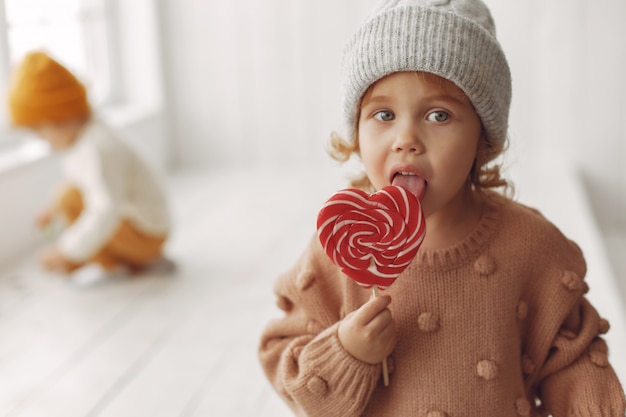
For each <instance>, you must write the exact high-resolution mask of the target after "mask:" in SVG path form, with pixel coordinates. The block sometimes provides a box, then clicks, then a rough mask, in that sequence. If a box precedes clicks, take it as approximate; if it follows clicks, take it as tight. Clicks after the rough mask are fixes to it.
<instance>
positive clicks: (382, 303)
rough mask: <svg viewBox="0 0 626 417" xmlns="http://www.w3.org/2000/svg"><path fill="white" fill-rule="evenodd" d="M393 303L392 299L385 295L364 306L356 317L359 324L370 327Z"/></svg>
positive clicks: (371, 300)
mask: <svg viewBox="0 0 626 417" xmlns="http://www.w3.org/2000/svg"><path fill="white" fill-rule="evenodd" d="M390 303H391V297H389V296H388V295H383V296H380V297H376V298H372V299H370V300H369V301H368V302H367V303H365V304H363V305H362V306H361V308H359V309H358V310H357V312H356V315H355V320H356V322H357V324H359V325H361V326H366V325H368V324H369V323H370V322H371V321H372V320H373V319H374V318H375V317H377V316H378V315H379V314H380V312H381V311H383V310H384V309H386V308H387V306H388V305H389V304H390Z"/></svg>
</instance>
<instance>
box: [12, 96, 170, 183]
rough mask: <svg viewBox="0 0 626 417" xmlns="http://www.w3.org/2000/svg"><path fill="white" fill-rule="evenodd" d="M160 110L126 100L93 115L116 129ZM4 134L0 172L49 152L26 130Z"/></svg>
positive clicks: (13, 168)
mask: <svg viewBox="0 0 626 417" xmlns="http://www.w3.org/2000/svg"><path fill="white" fill-rule="evenodd" d="M159 111H160V109H159V108H158V107H157V106H148V105H139V104H130V103H125V104H119V105H115V106H109V107H105V108H103V109H101V110H100V111H99V112H98V113H97V115H96V117H100V118H102V119H103V120H106V122H107V123H110V124H111V126H113V127H114V128H116V129H118V128H119V129H123V128H124V127H126V126H129V125H132V124H133V123H137V122H140V121H142V120H145V119H146V118H148V117H151V116H154V115H155V114H156V113H157V112H159ZM5 135H6V136H8V137H9V138H8V139H7V142H8V143H7V144H6V146H4V147H1V148H0V175H4V174H7V173H10V172H13V171H15V170H18V169H20V168H23V167H26V166H29V165H31V164H33V163H36V162H37V161H40V160H42V159H44V158H46V157H48V156H50V155H51V150H50V146H48V144H47V143H45V142H44V141H41V140H39V139H38V138H37V137H36V136H35V135H34V134H33V133H30V132H29V131H17V130H10V131H6V132H5Z"/></svg>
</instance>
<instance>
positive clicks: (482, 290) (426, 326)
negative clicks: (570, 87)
mask: <svg viewBox="0 0 626 417" xmlns="http://www.w3.org/2000/svg"><path fill="white" fill-rule="evenodd" d="M585 269H586V267H585V262H584V259H583V257H582V254H581V252H580V250H579V248H578V247H577V246H576V245H575V244H574V243H573V242H571V241H569V240H568V239H567V238H565V237H564V236H563V235H562V234H561V233H560V232H559V230H558V229H556V228H555V227H554V226H553V225H552V224H551V223H549V222H548V221H547V220H546V219H544V218H543V217H542V216H541V215H540V214H539V213H538V212H537V211H535V210H532V209H529V208H527V207H524V206H522V205H520V204H518V203H514V202H504V203H503V202H499V203H496V202H491V203H489V205H488V206H487V208H486V210H485V212H484V214H483V217H482V220H481V221H480V223H479V225H478V226H477V227H476V229H475V230H474V231H473V232H472V233H471V235H469V236H468V237H467V238H466V239H465V240H463V241H462V242H460V243H458V244H457V245H455V246H453V247H450V248H447V249H444V250H424V251H420V252H419V253H418V255H417V257H416V259H415V260H414V262H413V263H412V265H411V266H410V267H409V268H408V269H407V270H406V271H405V272H404V273H403V274H402V275H401V276H400V277H399V278H398V279H397V280H396V282H395V283H394V285H392V286H391V287H390V288H389V289H388V290H387V291H385V293H386V294H389V295H391V297H392V300H393V301H392V303H391V305H390V309H391V312H392V314H393V317H394V320H395V321H396V327H397V330H398V343H397V345H396V347H395V350H394V352H393V353H392V355H391V356H390V357H389V358H388V362H389V364H390V372H391V376H390V379H391V383H390V386H389V387H386V388H385V387H384V386H383V384H382V380H381V366H380V365H369V364H366V363H364V362H361V361H359V360H357V359H356V358H354V357H352V356H351V355H350V354H349V353H347V352H346V351H345V350H344V349H343V347H342V346H341V343H340V342H339V339H338V336H337V327H338V323H339V321H340V320H341V319H342V318H343V317H344V316H346V314H347V313H349V312H351V311H353V310H355V309H357V308H358V307H359V306H361V305H362V304H363V303H364V302H365V301H366V300H367V299H368V297H370V292H368V291H367V290H364V289H362V288H361V287H359V286H357V284H355V283H354V282H353V281H351V280H350V279H348V278H346V277H345V276H344V275H343V274H342V273H341V272H340V271H339V270H338V269H337V268H336V267H335V266H334V265H333V264H332V263H331V262H330V261H329V260H328V259H327V257H326V255H325V254H324V252H323V250H322V248H321V246H320V244H319V243H318V241H317V238H315V239H313V240H312V241H311V244H310V245H309V247H308V249H307V250H306V252H305V253H304V254H303V256H302V257H301V259H300V260H299V261H298V263H297V264H296V265H295V267H294V268H292V269H291V270H290V271H289V272H287V273H286V274H284V275H282V276H281V277H280V278H279V280H278V281H277V283H276V289H275V290H276V294H277V296H278V306H279V307H280V308H281V309H282V310H283V311H284V312H285V315H284V317H283V318H281V319H279V320H275V321H273V322H271V323H270V324H269V325H268V326H267V328H266V329H265V331H264V333H263V335H262V340H261V345H260V360H261V363H262V366H263V369H264V370H265V372H266V374H267V377H268V378H269V380H270V381H271V383H272V384H273V386H274V388H275V389H276V391H277V392H278V393H279V394H280V395H281V396H282V397H283V398H284V399H285V401H286V402H287V404H288V405H289V406H290V407H291V408H292V409H293V410H294V412H295V413H296V415H299V416H321V417H333V416H337V417H351V416H376V417H418V416H419V417H422V416H423V417H489V416H493V417H509V416H510V417H513V416H546V415H548V414H551V415H552V416H554V417H565V416H567V417H570V416H581V417H582V416H587V417H623V416H624V409H625V399H624V393H623V390H622V388H621V386H620V383H619V381H618V380H617V377H616V375H615V372H614V371H613V369H612V368H611V366H610V364H609V362H608V356H607V346H606V344H605V342H604V341H603V340H602V339H601V338H600V337H599V334H602V333H605V332H607V331H608V328H609V325H608V322H607V321H606V320H604V319H602V318H600V316H599V315H598V313H597V312H596V310H595V309H594V308H593V307H592V306H591V305H590V304H589V302H588V301H587V300H586V299H585V298H584V294H585V292H586V291H587V290H588V287H587V284H586V283H585V282H584V281H583V277H584V276H585Z"/></svg>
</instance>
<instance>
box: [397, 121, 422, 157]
mask: <svg viewBox="0 0 626 417" xmlns="http://www.w3.org/2000/svg"><path fill="white" fill-rule="evenodd" d="M393 150H394V151H396V152H402V151H405V152H411V153H421V152H423V151H424V145H423V143H422V142H421V141H420V139H419V135H418V133H417V130H416V129H415V127H414V126H413V125H412V124H408V125H407V126H402V127H400V128H399V129H398V132H397V134H396V138H395V141H394V143H393Z"/></svg>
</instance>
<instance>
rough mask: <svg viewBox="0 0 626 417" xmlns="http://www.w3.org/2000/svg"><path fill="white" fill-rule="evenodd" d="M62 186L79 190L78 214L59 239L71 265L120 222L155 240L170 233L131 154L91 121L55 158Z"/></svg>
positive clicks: (150, 182)
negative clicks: (63, 180)
mask: <svg viewBox="0 0 626 417" xmlns="http://www.w3.org/2000/svg"><path fill="white" fill-rule="evenodd" d="M61 163H62V169H63V174H64V176H65V180H66V181H67V182H68V183H69V184H70V185H72V186H75V187H77V188H78V189H79V191H80V192H81V194H82V198H83V204H84V209H83V212H82V213H81V215H80V217H79V218H78V219H77V220H76V222H75V223H73V224H72V225H71V226H70V227H69V228H68V229H67V230H66V231H65V232H64V233H63V234H62V235H61V237H60V239H59V242H58V246H59V248H60V250H61V251H62V252H63V253H64V254H65V255H66V256H67V257H68V258H69V259H71V260H72V261H74V262H82V261H85V260H87V259H89V258H90V257H91V256H93V255H94V254H95V253H97V251H98V250H99V249H100V248H102V247H103V246H104V245H105V244H106V243H107V241H108V240H109V239H110V238H111V236H112V235H113V233H115V231H116V229H117V228H118V226H119V225H120V222H121V221H122V220H124V219H126V220H129V221H130V222H131V223H132V224H133V225H134V226H135V227H137V228H138V229H139V230H140V231H142V232H144V233H146V234H148V235H153V236H155V237H158V236H164V235H166V234H167V233H168V231H169V228H170V218H169V213H168V208H167V204H166V197H165V193H164V190H163V189H162V187H161V185H160V184H159V182H158V181H157V179H156V178H155V177H154V175H153V173H152V172H151V171H150V169H149V168H148V167H147V166H146V165H145V164H144V162H142V160H141V159H140V158H139V157H138V156H137V155H136V154H135V152H134V151H133V150H132V149H131V148H129V147H128V145H126V144H125V143H124V142H122V141H121V140H120V139H119V138H118V137H116V135H115V134H114V133H113V132H112V131H111V130H109V129H108V128H107V127H106V126H105V125H104V124H103V123H101V122H100V121H98V120H91V121H90V122H89V123H88V125H87V126H86V127H85V129H84V130H83V132H82V133H81V135H80V136H79V138H78V139H77V141H76V143H75V144H74V145H73V146H72V147H71V148H69V149H68V150H66V151H64V152H62V153H61Z"/></svg>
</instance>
